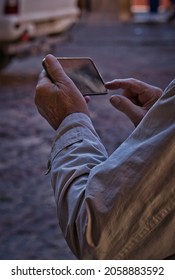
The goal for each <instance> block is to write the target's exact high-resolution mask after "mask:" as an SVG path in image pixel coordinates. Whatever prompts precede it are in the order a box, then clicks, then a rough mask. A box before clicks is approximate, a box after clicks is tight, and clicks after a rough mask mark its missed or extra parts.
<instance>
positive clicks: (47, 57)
mask: <svg viewBox="0 0 175 280" xmlns="http://www.w3.org/2000/svg"><path fill="white" fill-rule="evenodd" d="M53 58H54V56H53V55H52V54H48V55H47V56H46V58H45V63H46V65H47V66H49V65H50V64H51V63H52V61H53Z"/></svg>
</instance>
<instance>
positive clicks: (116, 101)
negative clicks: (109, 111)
mask: <svg viewBox="0 0 175 280" xmlns="http://www.w3.org/2000/svg"><path fill="white" fill-rule="evenodd" d="M110 101H111V103H112V104H113V105H119V104H120V102H121V100H120V98H119V97H117V96H112V97H111V99H110Z"/></svg>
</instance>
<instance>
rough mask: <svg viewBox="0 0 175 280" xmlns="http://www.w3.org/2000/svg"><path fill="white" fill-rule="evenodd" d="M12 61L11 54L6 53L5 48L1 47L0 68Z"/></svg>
mask: <svg viewBox="0 0 175 280" xmlns="http://www.w3.org/2000/svg"><path fill="white" fill-rule="evenodd" d="M10 62H11V56H10V55H8V54H6V53H5V51H4V50H3V49H1V48H0V70H2V69H3V68H5V67H6V66H7V65H8V64H9V63H10Z"/></svg>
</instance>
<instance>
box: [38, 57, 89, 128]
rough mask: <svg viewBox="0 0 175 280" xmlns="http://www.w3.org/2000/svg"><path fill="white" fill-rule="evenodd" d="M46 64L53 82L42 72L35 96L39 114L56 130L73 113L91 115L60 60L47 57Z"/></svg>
mask: <svg viewBox="0 0 175 280" xmlns="http://www.w3.org/2000/svg"><path fill="white" fill-rule="evenodd" d="M45 64H46V68H47V71H48V74H49V76H50V77H51V78H52V81H51V79H49V78H48V76H47V74H46V72H45V71H42V73H41V75H40V77H39V81H38V84H37V87H36V95H35V104H36V106H37V108H38V111H39V113H40V114H41V115H42V116H43V117H44V118H45V119H46V120H47V121H48V123H49V124H50V125H51V126H52V127H53V128H54V129H57V128H58V127H59V125H60V124H61V122H62V121H63V120H64V118H65V117H67V116H68V115H70V114H72V113H78V112H81V113H84V114H87V115H89V111H88V108H87V103H86V101H85V99H84V97H83V96H82V94H81V93H80V91H79V90H78V89H77V87H76V86H75V84H74V83H73V82H72V80H71V79H70V78H69V77H68V76H67V75H66V74H65V72H64V71H63V69H62V67H61V65H60V63H59V62H58V60H57V59H56V58H55V57H54V56H52V55H47V56H46V59H45ZM87 101H88V99H87Z"/></svg>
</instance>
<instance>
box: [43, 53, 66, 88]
mask: <svg viewBox="0 0 175 280" xmlns="http://www.w3.org/2000/svg"><path fill="white" fill-rule="evenodd" d="M45 66H46V71H47V74H48V76H49V78H50V79H51V80H52V81H53V82H55V83H56V82H64V81H65V79H68V76H67V75H66V73H65V72H64V70H63V68H62V66H61V64H60V63H59V61H58V60H57V58H56V57H54V56H53V55H51V54H48V55H47V56H46V58H45Z"/></svg>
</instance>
